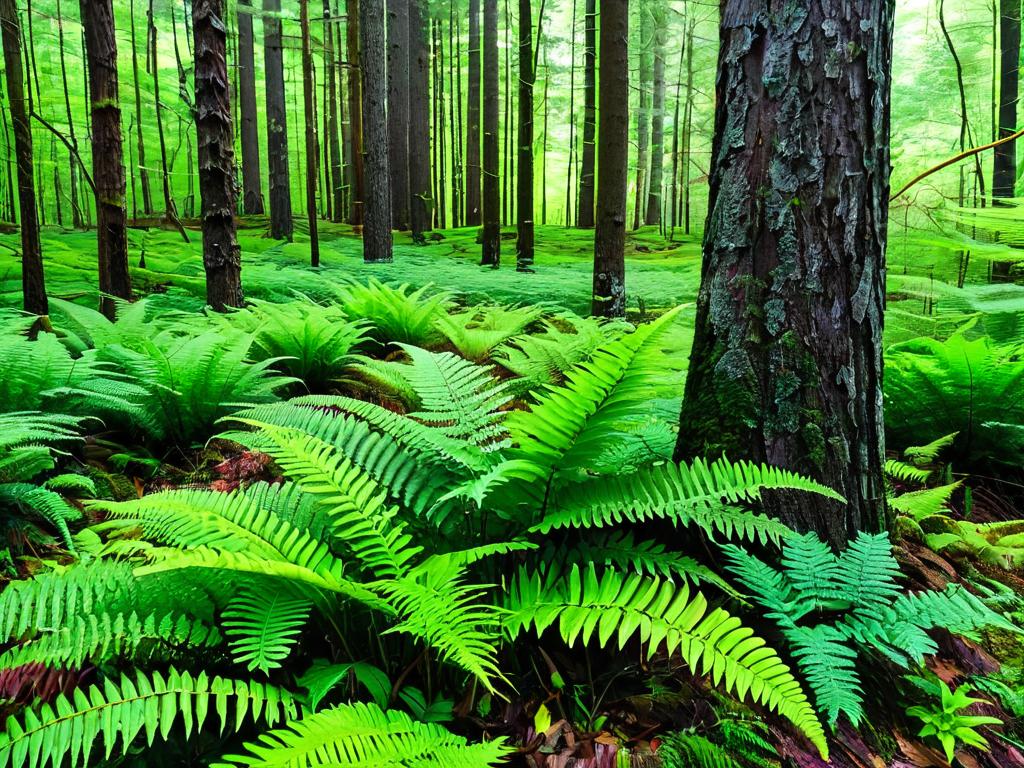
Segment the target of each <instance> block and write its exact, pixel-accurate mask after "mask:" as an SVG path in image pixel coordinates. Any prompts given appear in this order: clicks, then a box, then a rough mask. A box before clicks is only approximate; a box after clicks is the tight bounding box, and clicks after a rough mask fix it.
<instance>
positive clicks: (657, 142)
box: [644, 6, 668, 225]
mask: <svg viewBox="0 0 1024 768" xmlns="http://www.w3.org/2000/svg"><path fill="white" fill-rule="evenodd" d="M652 15H653V17H654V103H653V105H652V106H653V114H652V115H651V174H650V177H649V178H650V185H649V188H648V191H647V213H646V215H645V216H644V223H645V224H648V225H653V224H660V223H661V185H662V178H663V165H664V162H665V33H666V27H665V25H666V24H667V21H668V20H667V19H666V18H665V10H664V8H662V7H661V6H656V7H655V8H654V9H652Z"/></svg>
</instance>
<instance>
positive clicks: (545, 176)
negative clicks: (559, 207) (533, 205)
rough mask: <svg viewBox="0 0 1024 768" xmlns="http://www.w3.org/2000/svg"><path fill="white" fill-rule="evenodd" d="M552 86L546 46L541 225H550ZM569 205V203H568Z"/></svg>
mask: <svg viewBox="0 0 1024 768" xmlns="http://www.w3.org/2000/svg"><path fill="white" fill-rule="evenodd" d="M550 85H551V68H550V67H549V66H548V47H547V45H546V44H545V46H544V128H543V131H544V142H543V143H542V144H541V147H540V223H541V225H543V226H547V223H548V86H550ZM566 205H568V201H566Z"/></svg>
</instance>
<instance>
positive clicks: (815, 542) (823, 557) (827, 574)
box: [782, 533, 888, 609]
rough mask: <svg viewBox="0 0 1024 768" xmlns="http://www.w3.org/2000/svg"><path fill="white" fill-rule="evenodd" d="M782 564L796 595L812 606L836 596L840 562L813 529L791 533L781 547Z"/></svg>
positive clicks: (813, 607)
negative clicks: (807, 531) (793, 534)
mask: <svg viewBox="0 0 1024 768" xmlns="http://www.w3.org/2000/svg"><path fill="white" fill-rule="evenodd" d="M886 543H888V542H886ZM782 567H783V568H784V569H785V573H786V579H787V580H788V581H789V583H790V584H792V586H793V588H794V589H795V590H796V592H797V594H798V599H799V600H806V601H808V602H809V603H811V608H812V609H819V608H821V607H822V606H823V605H824V604H825V603H826V602H828V601H829V600H832V599H834V598H836V597H837V596H838V595H837V592H838V587H837V580H838V570H839V564H838V562H837V561H836V556H835V555H833V554H832V550H831V548H830V547H829V546H828V544H825V543H824V542H823V541H822V540H821V539H819V538H818V535H817V534H816V533H805V534H804V535H802V536H790V537H789V538H788V539H787V540H786V542H785V544H784V545H783V547H782Z"/></svg>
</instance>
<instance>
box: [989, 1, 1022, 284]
mask: <svg viewBox="0 0 1024 768" xmlns="http://www.w3.org/2000/svg"><path fill="white" fill-rule="evenodd" d="M1020 6H1021V3H1020V0H999V138H1001V139H1002V138H1005V137H1007V136H1009V135H1010V134H1012V133H1013V132H1014V131H1016V130H1017V101H1018V99H1019V98H1020V92H1019V83H1020V17H1021V13H1020ZM1016 186H1017V143H1016V142H1014V141H1008V142H1006V143H1005V144H1000V145H999V146H997V147H996V148H995V151H994V153H993V158H992V197H993V198H994V204H995V205H999V203H998V202H996V201H998V200H999V199H1001V198H1008V197H1013V196H1014V195H1015V193H1016ZM1012 266H1013V262H1012V261H995V262H992V268H991V269H992V271H991V275H992V277H991V279H992V282H994V283H1002V282H1009V281H1010V279H1011V278H1010V272H1011V268H1012Z"/></svg>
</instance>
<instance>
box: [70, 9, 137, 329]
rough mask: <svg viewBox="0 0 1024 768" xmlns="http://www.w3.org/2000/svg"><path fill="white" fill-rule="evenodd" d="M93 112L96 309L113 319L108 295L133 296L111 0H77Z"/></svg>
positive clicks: (113, 308) (115, 41) (111, 305)
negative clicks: (97, 299)
mask: <svg viewBox="0 0 1024 768" xmlns="http://www.w3.org/2000/svg"><path fill="white" fill-rule="evenodd" d="M81 9H82V30H83V32H84V34H85V49H86V58H87V69H88V72H89V104H90V109H91V113H92V177H93V183H94V184H95V188H96V227H97V234H96V238H97V242H98V252H99V253H98V255H99V283H100V310H101V311H102V312H103V314H105V315H106V316H107V317H110V318H112V317H113V316H114V313H115V304H114V302H113V301H112V300H111V298H110V297H116V298H120V299H131V297H132V283H131V277H130V276H129V274H128V228H127V227H128V212H127V210H126V209H125V199H124V197H125V186H126V185H125V176H124V146H123V144H122V140H121V102H120V99H119V97H118V89H117V39H116V36H115V32H114V7H113V3H112V2H111V0H81Z"/></svg>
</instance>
